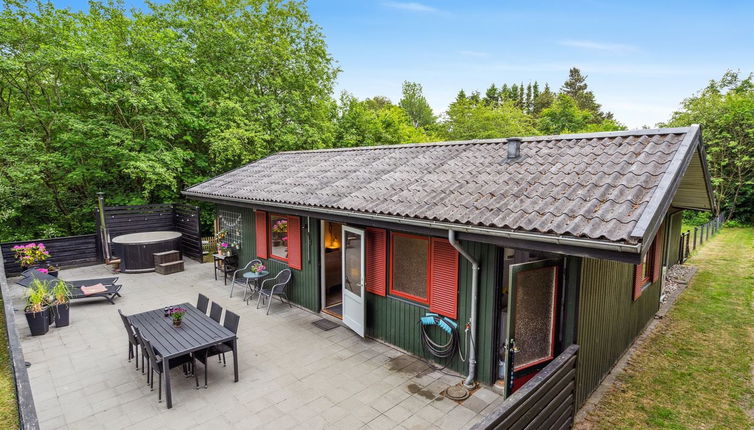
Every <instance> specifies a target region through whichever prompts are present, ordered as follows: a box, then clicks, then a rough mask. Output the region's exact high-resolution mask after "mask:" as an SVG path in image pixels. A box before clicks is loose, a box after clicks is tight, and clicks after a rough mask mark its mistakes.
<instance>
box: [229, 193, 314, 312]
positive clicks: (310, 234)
mask: <svg viewBox="0 0 754 430" xmlns="http://www.w3.org/2000/svg"><path fill="white" fill-rule="evenodd" d="M218 209H225V210H229V211H234V212H240V213H241V218H242V222H243V227H242V228H243V234H242V236H243V240H242V242H241V250H240V251H239V256H240V262H241V264H242V265H243V264H246V262H249V261H250V260H252V259H254V258H257V256H256V242H255V240H256V234H255V233H256V230H255V223H254V211H252V210H251V209H249V208H243V207H236V206H225V205H218ZM281 213H282V212H281ZM307 224H308V225H309V231H307ZM318 237H319V221H317V220H314V219H313V218H311V219H307V218H306V217H301V265H302V270H295V269H294V270H292V271H293V277H292V280H291V284H290V285H289V286H288V297H290V299H291V301H292V302H294V303H296V304H298V305H301V306H303V307H305V308H307V309H310V310H312V311H314V312H318V311H319V307H320V299H319V271H318V265H319V252H318V251H317V250H316V246H315V244H316V243H317V238H318ZM263 261H264V264H265V265H266V266H267V267H268V270H269V272H270V273H271V274H272V275H273V276H274V275H275V274H276V273H277V272H279V271H280V270H282V269H285V268H288V265H287V264H286V263H285V262H282V261H278V260H275V259H271V258H268V259H266V260H263Z"/></svg>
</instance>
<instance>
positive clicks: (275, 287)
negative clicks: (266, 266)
mask: <svg viewBox="0 0 754 430" xmlns="http://www.w3.org/2000/svg"><path fill="white" fill-rule="evenodd" d="M291 276H292V273H291V269H283V270H281V271H280V272H278V274H277V275H275V277H274V278H272V279H266V280H264V281H263V282H262V286H261V287H259V298H257V309H259V303H260V302H261V300H262V297H265V300H266V301H267V313H266V315H269V314H270V305H272V297H273V296H278V298H279V299H280V303H284V302H283V296H285V300H286V301H287V302H288V306H291V301H290V299H289V298H288V295H287V294H286V292H285V290H286V287H288V284H289V283H290V281H291ZM270 284H271V285H270ZM268 285H269V286H268ZM291 307H292V306H291Z"/></svg>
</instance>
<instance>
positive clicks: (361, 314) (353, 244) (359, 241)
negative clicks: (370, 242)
mask: <svg viewBox="0 0 754 430" xmlns="http://www.w3.org/2000/svg"><path fill="white" fill-rule="evenodd" d="M342 256H343V322H344V323H345V324H346V325H347V326H348V327H350V328H351V330H353V331H355V332H356V333H358V335H359V336H361V337H364V328H365V326H366V324H365V315H366V299H365V297H364V296H365V290H364V285H365V284H364V230H360V229H358V228H353V227H346V226H343V253H342Z"/></svg>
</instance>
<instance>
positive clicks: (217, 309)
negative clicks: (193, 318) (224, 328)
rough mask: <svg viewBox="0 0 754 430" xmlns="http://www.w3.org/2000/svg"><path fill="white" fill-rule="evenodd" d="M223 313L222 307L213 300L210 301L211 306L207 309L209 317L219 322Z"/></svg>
mask: <svg viewBox="0 0 754 430" xmlns="http://www.w3.org/2000/svg"><path fill="white" fill-rule="evenodd" d="M222 315H223V307H222V306H220V305H218V304H217V303H215V302H212V308H211V309H210V311H209V317H210V318H212V319H213V320H215V322H217V323H218V324H219V323H220V317H221V316H222Z"/></svg>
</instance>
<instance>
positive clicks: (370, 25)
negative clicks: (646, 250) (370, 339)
mask: <svg viewBox="0 0 754 430" xmlns="http://www.w3.org/2000/svg"><path fill="white" fill-rule="evenodd" d="M53 1H54V2H55V3H56V4H57V5H58V6H60V7H71V8H73V9H80V8H86V1H85V0H53ZM126 4H127V5H129V6H136V7H140V6H141V5H142V3H141V0H126ZM308 7H309V11H310V14H311V16H312V19H313V20H314V22H315V23H316V24H317V25H319V26H320V27H321V28H322V32H323V34H324V35H325V39H326V41H327V44H328V48H329V51H330V53H331V54H332V56H333V57H334V58H335V60H336V61H337V64H338V66H339V67H340V69H341V70H342V71H341V73H340V75H339V76H338V82H337V86H336V89H337V92H338V93H339V92H341V91H348V92H350V93H352V94H354V95H355V96H357V97H359V98H367V97H373V96H377V95H381V96H387V97H388V98H390V99H391V100H393V102H397V101H398V100H399V99H400V92H401V84H402V83H403V81H406V80H408V81H414V82H418V83H420V84H422V86H423V88H424V94H425V96H426V98H427V100H428V101H429V103H430V105H431V106H432V108H433V110H434V111H435V113H436V114H438V115H439V114H441V113H442V112H443V111H445V110H446V109H447V107H448V104H449V103H450V102H451V101H452V100H453V99H454V98H455V96H456V94H457V93H458V90H460V89H464V90H465V91H466V92H467V93H470V92H471V91H474V90H478V91H480V92H482V93H484V91H485V89H486V88H487V87H489V85H490V84H492V83H494V84H496V85H497V86H500V85H502V84H503V83H508V84H512V83H521V82H523V83H524V84H526V83H528V82H533V81H535V80H536V81H539V82H540V85H541V86H544V85H543V84H544V83H548V84H549V85H550V87H551V88H553V89H558V88H560V86H561V85H562V83H563V81H564V80H565V79H566V78H567V76H568V69H569V68H571V67H574V66H575V67H579V68H580V69H581V70H582V72H583V73H584V74H586V75H587V76H588V79H587V83H588V84H589V87H590V89H592V91H593V92H594V93H595V95H596V97H597V102H598V103H600V104H602V106H603V108H604V109H605V110H608V111H611V112H613V113H614V114H615V118H616V119H617V120H618V121H620V122H622V123H623V124H625V125H627V126H628V127H629V128H639V127H642V126H654V125H656V124H657V123H658V122H662V121H667V120H668V119H669V117H670V115H671V113H672V112H673V111H674V110H677V109H678V108H679V106H680V103H681V102H682V101H683V99H684V98H686V97H689V96H691V95H693V94H694V93H695V92H696V91H698V90H700V89H702V88H703V87H704V86H705V85H706V84H707V83H708V82H709V80H711V79H719V78H720V77H721V76H722V75H723V73H725V71H726V70H729V69H731V70H739V71H740V72H741V73H744V74H748V73H751V72H754V55H753V54H754V25H752V22H754V2H751V1H740V2H739V1H728V0H726V1H724V2H722V1H719V2H713V1H708V2H696V1H692V0H686V1H659V0H656V1H645V0H633V1H606V0H569V1H544V0H533V1H532V0H530V1H520V0H519V1H507V0H499V1H452V0H421V1H383V0H309V1H308Z"/></svg>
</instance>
